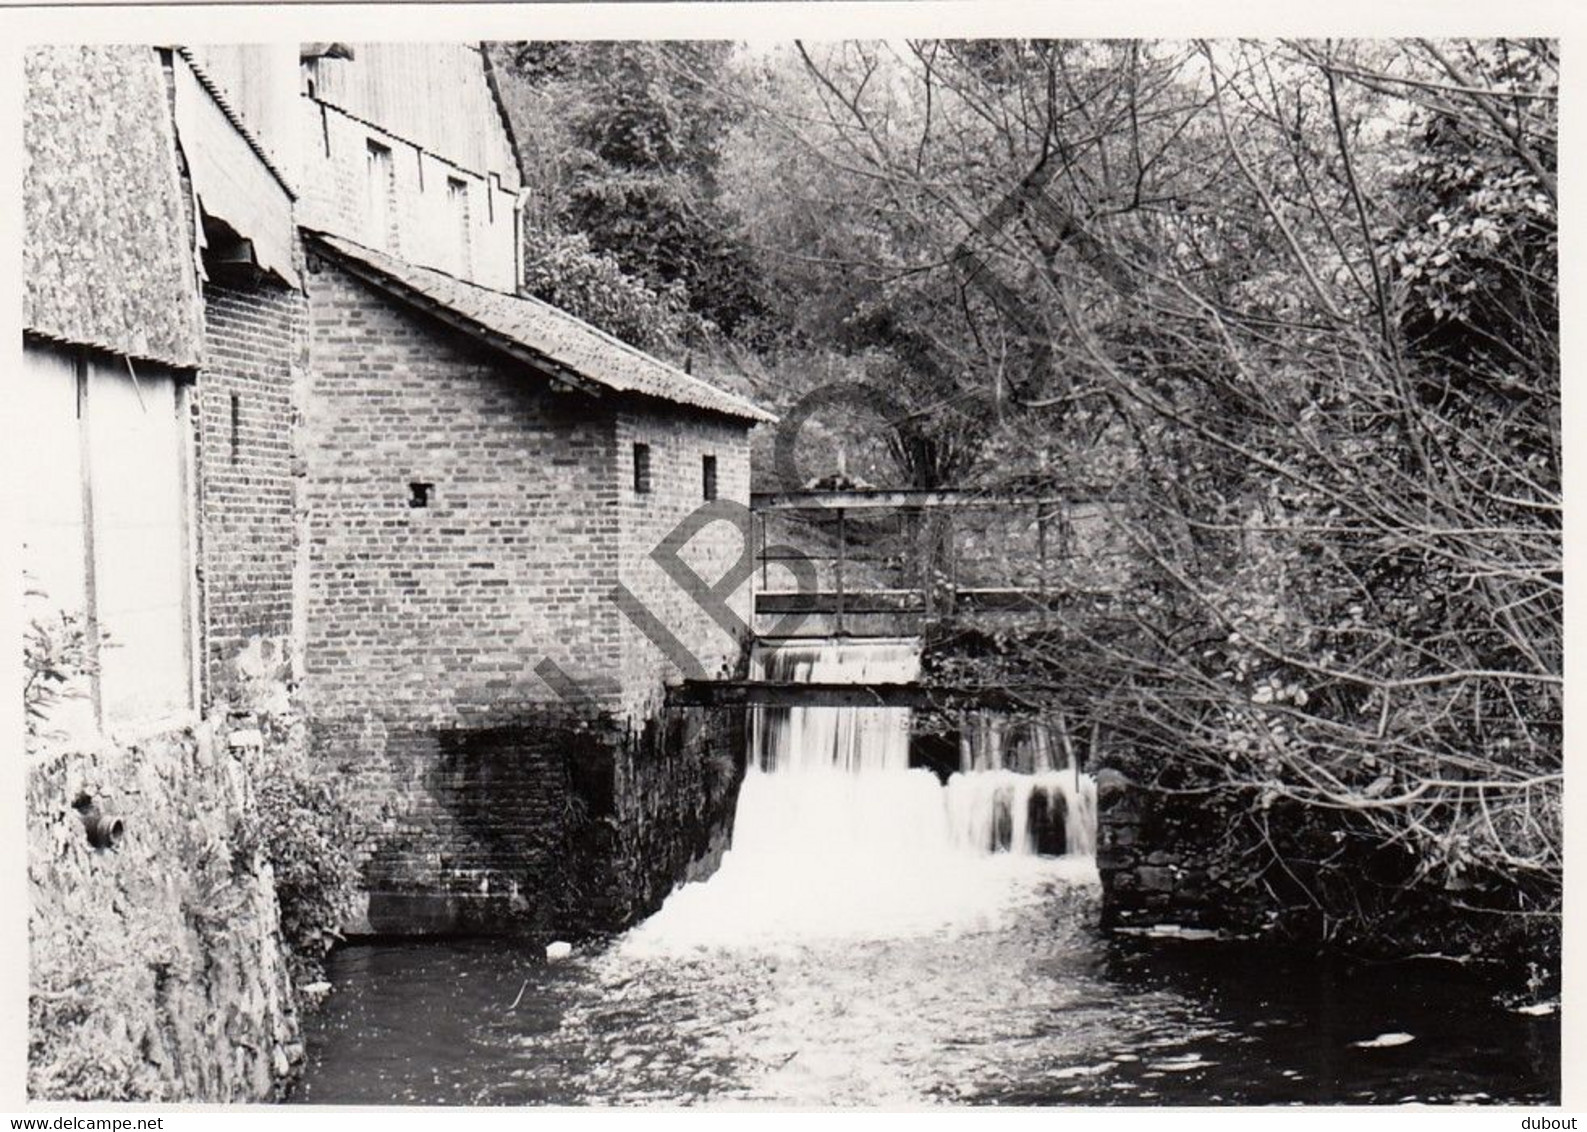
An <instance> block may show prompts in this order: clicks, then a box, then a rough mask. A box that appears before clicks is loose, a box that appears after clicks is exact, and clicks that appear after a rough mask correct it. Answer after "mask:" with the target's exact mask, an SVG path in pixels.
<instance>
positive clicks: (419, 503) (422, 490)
mask: <svg viewBox="0 0 1587 1132" xmlns="http://www.w3.org/2000/svg"><path fill="white" fill-rule="evenodd" d="M434 490H435V485H434V484H433V483H410V484H409V485H408V506H409V507H428V506H429V505H430V493H431V492H433V491H434Z"/></svg>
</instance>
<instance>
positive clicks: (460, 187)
mask: <svg viewBox="0 0 1587 1132" xmlns="http://www.w3.org/2000/svg"><path fill="white" fill-rule="evenodd" d="M446 201H447V205H448V207H449V208H451V210H452V231H453V233H454V236H453V239H454V240H455V241H456V244H455V248H454V252H455V254H456V257H457V273H458V274H459V275H468V274H470V273H472V271H473V270H474V255H473V246H472V243H473V241H472V238H471V237H472V235H473V232H472V228H473V221H472V218H471V217H470V216H469V208H468V182H467V181H460V180H458V179H457V178H456V177H448V178H447V179H446Z"/></svg>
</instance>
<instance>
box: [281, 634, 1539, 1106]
mask: <svg viewBox="0 0 1587 1132" xmlns="http://www.w3.org/2000/svg"><path fill="white" fill-rule="evenodd" d="M757 663H758V665H759V668H758V674H759V675H761V676H767V675H770V676H771V677H773V678H776V679H782V680H821V681H832V680H844V679H850V680H858V679H865V680H875V679H878V678H879V677H881V678H895V679H900V680H907V679H912V678H913V677H914V675H915V673H916V672H917V671H918V657H917V656H915V655H914V654H913V652H912V651H911V650H909V649H907V648H902V649H901V648H894V647H890V646H855V645H847V646H844V647H843V648H841V649H833V648H822V647H801V648H796V649H784V650H782V651H781V652H780V653H778V654H775V655H763V656H761V657H760V658H758V661H757ZM908 726H909V721H908V718H907V716H906V715H904V714H903V713H901V712H899V711H896V710H888V709H833V708H797V709H788V710H784V711H781V712H777V713H764V714H763V715H761V716H760V717H758V718H757V720H756V722H755V727H754V730H753V736H752V755H751V766H750V769H749V771H748V773H747V775H746V777H745V780H744V783H743V786H742V789H741V791H740V797H739V804H738V811H737V815H736V817H735V826H734V829H735V836H734V843H733V846H732V848H731V850H730V851H729V852H728V853H727V854H726V856H725V858H724V860H723V863H722V866H721V868H720V869H719V870H718V872H717V873H716V874H715V875H714V876H713V877H711V878H710V879H709V880H707V881H705V882H703V883H698V884H693V885H688V886H685V887H683V888H681V889H679V890H677V891H675V892H674V893H673V894H672V896H671V897H670V898H669V899H668V900H667V902H666V904H665V905H664V906H663V908H662V909H661V910H660V912H658V913H657V914H656V915H655V916H652V917H651V918H650V919H648V920H646V921H644V922H643V923H641V924H639V925H638V926H636V927H635V928H633V929H632V930H630V931H629V932H627V933H625V934H623V935H621V936H619V937H616V938H614V939H611V940H608V941H605V942H604V943H601V944H599V945H588V946H586V947H584V948H582V949H580V950H578V951H576V952H575V953H574V955H573V956H572V957H570V958H568V959H566V960H563V961H561V962H551V963H548V962H546V961H545V960H544V958H543V957H542V956H541V955H539V954H538V953H536V952H529V951H527V950H524V949H523V948H521V947H517V946H515V945H513V944H511V943H507V942H503V941H448V942H415V943H402V944H364V945H359V946H352V947H346V948H343V949H341V950H339V951H338V952H337V953H336V954H335V955H333V956H332V958H331V962H330V966H329V978H330V980H331V982H332V983H333V985H334V987H335V990H334V992H333V994H332V995H331V998H330V1000H329V1002H328V1004H327V1006H326V1008H325V1009H324V1011H323V1012H322V1013H321V1014H320V1015H319V1016H318V1017H317V1018H316V1019H314V1020H313V1022H312V1023H311V1025H310V1026H309V1032H308V1035H307V1037H308V1050H309V1054H308V1062H307V1066H306V1070H305V1073H304V1075H303V1078H302V1080H301V1081H300V1083H299V1085H298V1087H297V1089H296V1091H295V1094H294V1096H293V1098H292V1099H294V1100H296V1101H299V1102H304V1103H309V1104H341V1103H360V1104H452V1105H524V1104H556V1105H584V1104H603V1105H606V1104H610V1105H690V1104H700V1103H710V1104H748V1105H768V1104H769V1105H776V1106H804V1105H817V1106H835V1107H903V1106H914V1105H934V1104H973V1105H993V1104H1000V1105H1049V1104H1085V1105H1115V1104H1218V1103H1228V1104H1297V1103H1298V1104H1321V1103H1328V1104H1334V1103H1348V1104H1360V1103H1401V1102H1428V1103H1440V1102H1461V1103H1498V1102H1503V1103H1522V1102H1548V1103H1557V1098H1558V1091H1559V1025H1558V1018H1557V1016H1551V1015H1550V1016H1534V1015H1526V1014H1521V1013H1517V1012H1515V1011H1512V1010H1508V1009H1506V1008H1504V1007H1502V1006H1501V1005H1499V1004H1498V1003H1497V1002H1496V1001H1495V1000H1494V998H1493V996H1492V992H1491V991H1490V990H1488V989H1486V988H1484V987H1483V986H1482V984H1480V983H1479V982H1477V981H1476V980H1475V979H1473V978H1471V977H1470V976H1469V975H1468V974H1467V972H1466V971H1465V970H1464V969H1462V968H1460V967H1458V966H1456V965H1454V964H1451V963H1449V962H1447V961H1424V962H1421V963H1418V964H1403V963H1402V964H1395V965H1372V964H1364V963H1347V962H1345V961H1343V960H1340V959H1337V958H1335V959H1329V960H1325V959H1319V958H1315V957H1313V956H1309V955H1304V954H1300V953H1285V952H1275V951H1274V950H1272V949H1270V948H1259V947H1257V946H1256V945H1254V944H1250V943H1239V942H1233V941H1217V940H1207V939H1184V938H1175V939H1144V938H1138V937H1127V936H1119V935H1113V934H1108V933H1104V932H1102V931H1100V930H1099V929H1098V928H1097V926H1096V924H1097V920H1098V900H1099V889H1098V885H1097V879H1096V872H1095V867H1094V863H1093V859H1092V846H1093V843H1094V842H1093V839H1094V823H1095V814H1094V797H1095V795H1094V789H1093V788H1092V786H1091V784H1090V783H1089V781H1088V780H1087V779H1086V778H1085V776H1084V775H1082V774H1079V773H1078V772H1077V770H1076V769H1075V768H1074V767H1071V766H1055V765H1054V760H1053V758H1052V752H1051V749H1050V746H1049V745H1045V744H1042V743H1034V744H1031V743H1026V744H1025V746H1024V747H1023V748H1021V747H1019V746H1018V744H1015V743H1014V742H1013V741H1012V740H1009V742H1008V743H1005V742H1004V740H1003V738H998V740H997V741H996V742H992V743H985V742H979V741H977V742H974V743H967V744H966V748H965V756H964V765H963V767H962V768H961V773H959V774H957V775H954V776H952V777H951V778H950V779H949V780H948V782H947V783H946V784H944V783H942V782H940V781H938V779H937V777H936V776H935V775H933V774H932V773H931V772H929V771H925V770H919V769H913V770H912V769H910V768H909V766H908Z"/></svg>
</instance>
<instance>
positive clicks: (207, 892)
mask: <svg viewBox="0 0 1587 1132" xmlns="http://www.w3.org/2000/svg"><path fill="white" fill-rule="evenodd" d="M251 798H252V784H251V781H250V779H249V776H248V773H247V769H246V766H245V764H244V761H243V756H242V754H241V753H238V752H233V751H231V750H229V749H226V748H224V747H222V746H221V745H220V744H219V743H217V741H216V740H215V738H214V737H213V735H211V734H210V733H209V732H208V730H207V729H205V728H199V729H198V730H197V731H196V732H195V731H181V732H176V733H173V734H167V735H162V736H159V737H158V738H153V739H148V740H141V741H138V742H137V743H135V744H126V745H122V746H116V745H113V744H105V745H104V746H102V747H99V748H98V749H93V750H70V751H64V752H62V753H57V754H46V755H37V756H32V757H30V764H29V767H28V774H27V821H28V828H27V836H28V885H29V890H30V893H29V895H30V897H31V901H30V909H29V918H28V935H29V945H30V946H29V966H30V975H31V982H30V987H31V994H30V997H29V1000H28V1015H29V1051H28V1053H29V1057H28V1091H29V1094H30V1096H31V1097H33V1098H34V1099H39V1100H44V1099H61V1100H93V1099H104V1100H141V1101H210V1102H219V1101H253V1100H262V1099H266V1098H268V1097H269V1096H270V1095H271V1094H272V1092H273V1090H274V1089H275V1088H276V1086H277V1084H278V1082H280V1081H281V1080H282V1079H283V1078H285V1077H286V1076H287V1075H288V1074H289V1073H290V1072H292V1070H293V1069H294V1067H295V1065H296V1063H297V1062H298V1061H299V1060H300V1059H301V1058H302V1046H301V1044H300V1042H299V1038H298V1017H297V1009H296V1005H295V1002H294V997H293V988H292V985H291V982H290V979H289V976H288V973H287V966H286V961H285V957H284V953H283V950H282V941H281V929H280V923H279V918H278V912H277V905H276V894H275V884H274V880H273V877H272V875H271V870H270V866H269V865H268V863H264V862H262V861H260V860H258V859H256V857H255V856H254V855H253V854H252V853H246V852H244V850H243V849H242V848H241V843H242V840H243V839H242V838H241V837H240V836H239V833H240V830H239V825H240V823H241V821H242V815H244V814H245V813H247V812H248V810H249V808H250V806H251ZM90 807H92V808H93V809H96V810H97V811H98V812H99V813H100V814H101V815H104V816H107V817H119V818H120V819H121V821H122V822H123V827H124V834H123V836H122V837H121V839H120V841H119V842H118V843H117V844H116V845H115V847H114V848H95V847H93V846H92V845H90V843H89V838H88V835H87V830H86V827H85V822H84V820H83V811H84V810H85V809H89V808H90Z"/></svg>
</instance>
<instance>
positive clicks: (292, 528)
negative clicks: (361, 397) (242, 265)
mask: <svg viewBox="0 0 1587 1132" xmlns="http://www.w3.org/2000/svg"><path fill="white" fill-rule="evenodd" d="M204 300H205V302H204V314H205V364H204V368H203V370H202V372H201V374H200V379H199V381H198V383H197V386H196V388H195V396H194V408H195V412H196V414H197V421H196V443H195V450H196V452H197V456H198V459H197V465H198V507H199V514H200V515H201V516H202V522H201V524H200V525H199V542H200V547H201V561H202V563H203V572H204V586H203V592H202V601H203V603H204V611H205V612H204V617H203V619H202V621H203V626H204V638H205V641H204V656H205V688H206V692H207V697H208V698H209V699H210V700H212V701H213V700H214V699H216V698H225V699H230V698H233V697H234V696H235V695H237V694H238V693H239V690H238V688H237V687H236V685H237V681H238V680H239V678H240V673H239V672H238V671H237V667H236V661H237V660H238V658H239V657H241V656H243V655H244V654H249V653H253V654H257V655H259V656H261V657H262V658H263V659H264V660H265V661H266V663H267V664H268V665H269V666H270V667H271V668H273V669H274V670H275V675H276V676H277V677H278V678H280V679H283V680H285V679H289V678H290V677H291V664H290V659H291V646H292V625H293V565H294V560H295V555H296V552H297V536H296V511H297V502H298V497H297V492H298V478H297V476H296V475H295V470H294V464H295V453H294V443H293V437H294V428H295V422H296V416H297V406H296V404H295V397H296V393H295V383H296V381H297V380H298V378H299V376H300V374H301V372H302V365H303V353H304V349H305V346H306V341H305V339H304V335H303V322H304V318H303V316H304V300H303V296H302V295H301V294H300V293H298V292H296V291H294V290H292V289H290V288H288V287H285V286H282V285H279V284H276V283H274V282H271V281H264V282H260V283H256V284H253V285H246V284H232V285H226V284H220V283H216V282H214V281H211V283H210V284H209V285H207V286H206V287H205V291H204ZM233 398H235V399H236V401H235V416H234V407H233V404H234V403H233Z"/></svg>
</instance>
